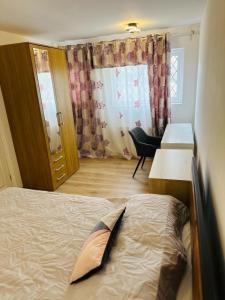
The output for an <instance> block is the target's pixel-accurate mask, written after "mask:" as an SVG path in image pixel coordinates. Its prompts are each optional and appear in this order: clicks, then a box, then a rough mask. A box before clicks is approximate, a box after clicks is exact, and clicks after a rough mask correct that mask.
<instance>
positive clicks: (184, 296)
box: [177, 222, 192, 300]
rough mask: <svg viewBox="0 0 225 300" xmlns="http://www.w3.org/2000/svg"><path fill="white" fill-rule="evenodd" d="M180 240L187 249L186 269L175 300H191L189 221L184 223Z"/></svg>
mask: <svg viewBox="0 0 225 300" xmlns="http://www.w3.org/2000/svg"><path fill="white" fill-rule="evenodd" d="M182 241H183V244H184V247H185V249H186V251H187V269H186V272H185V274H184V277H183V279H182V281H181V284H180V287H179V290H178V293H177V300H192V265H191V228H190V222H188V223H186V224H185V225H184V228H183V232H182Z"/></svg>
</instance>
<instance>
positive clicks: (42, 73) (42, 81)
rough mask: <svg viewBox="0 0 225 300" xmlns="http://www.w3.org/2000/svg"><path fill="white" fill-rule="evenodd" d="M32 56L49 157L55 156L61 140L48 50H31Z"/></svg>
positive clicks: (60, 147)
mask: <svg viewBox="0 0 225 300" xmlns="http://www.w3.org/2000/svg"><path fill="white" fill-rule="evenodd" d="M33 54H34V61H35V66H36V73H37V80H38V86H39V92H40V100H41V106H42V111H43V115H44V122H45V124H44V125H45V127H46V132H47V139H48V143H49V150H50V154H51V156H55V155H56V154H61V152H62V139H61V134H60V124H59V114H58V112H57V107H56V97H55V91H54V86H53V80H52V74H51V70H50V64H49V55H48V50H47V49H41V48H33Z"/></svg>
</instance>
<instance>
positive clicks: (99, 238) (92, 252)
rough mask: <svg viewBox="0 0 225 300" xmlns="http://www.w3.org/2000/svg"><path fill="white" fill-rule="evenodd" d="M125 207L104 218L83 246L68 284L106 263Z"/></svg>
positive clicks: (75, 281) (77, 280)
mask: <svg viewBox="0 0 225 300" xmlns="http://www.w3.org/2000/svg"><path fill="white" fill-rule="evenodd" d="M125 209H126V208H125V207H122V208H118V209H116V210H114V211H113V212H111V213H109V214H108V215H106V216H104V217H103V218H102V219H101V220H100V222H99V223H98V224H97V225H96V226H95V228H94V229H93V231H92V232H91V234H90V235H89V237H88V239H87V240H86V242H85V243H84V245H83V248H82V250H81V253H80V255H79V257H78V259H77V261H76V263H75V266H74V269H73V272H72V275H71V278H70V283H71V284H73V283H77V282H79V281H81V280H84V279H87V278H89V277H90V276H91V275H92V274H94V273H96V272H97V271H99V270H100V269H101V268H102V267H103V266H104V265H105V263H106V262H107V260H108V257H109V254H110V250H111V248H112V245H113V241H114V240H115V238H116V235H117V233H118V230H119V226H120V223H121V220H122V218H123V214H124V212H125Z"/></svg>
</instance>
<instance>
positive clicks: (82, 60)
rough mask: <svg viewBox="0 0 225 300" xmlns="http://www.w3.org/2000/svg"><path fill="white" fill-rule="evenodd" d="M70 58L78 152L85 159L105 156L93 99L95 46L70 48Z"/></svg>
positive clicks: (68, 55) (71, 89)
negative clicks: (93, 53) (92, 55)
mask: <svg viewBox="0 0 225 300" xmlns="http://www.w3.org/2000/svg"><path fill="white" fill-rule="evenodd" d="M67 59H68V66H69V77H70V91H71V96H72V105H73V113H74V118H75V124H76V129H77V140H78V150H79V152H80V155H81V156H85V157H104V156H105V147H104V140H103V135H102V127H101V121H100V120H99V119H98V118H97V116H96V109H95V103H94V101H93V97H92V90H93V88H92V82H91V78H90V75H91V69H92V57H91V46H90V45H80V46H76V47H74V48H71V47H68V48H67Z"/></svg>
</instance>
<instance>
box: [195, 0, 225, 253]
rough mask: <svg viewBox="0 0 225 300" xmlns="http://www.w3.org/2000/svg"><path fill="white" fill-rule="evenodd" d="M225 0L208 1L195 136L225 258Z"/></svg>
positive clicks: (205, 184) (204, 21)
mask: <svg viewBox="0 0 225 300" xmlns="http://www.w3.org/2000/svg"><path fill="white" fill-rule="evenodd" d="M224 37H225V1H224V0H208V2H207V7H206V10H205V13H204V18H203V21H202V25H201V39H200V56H199V58H200V60H199V78H198V89H197V102H196V116H195V135H196V141H197V149H198V159H199V165H200V170H201V173H202V177H203V185H204V195H205V198H206V200H207V198H208V197H211V198H212V200H213V204H214V207H215V212H216V216H217V221H218V227H219V231H220V236H221V241H222V247H223V252H224V256H225V217H224V213H225V38H224Z"/></svg>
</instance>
